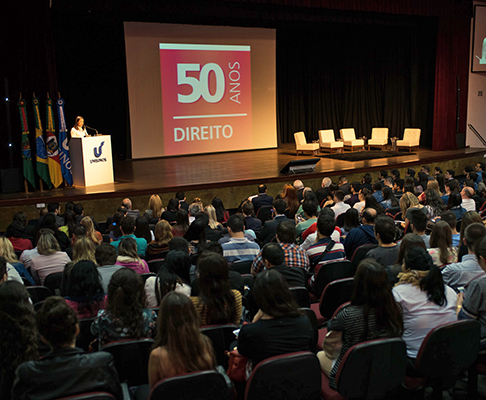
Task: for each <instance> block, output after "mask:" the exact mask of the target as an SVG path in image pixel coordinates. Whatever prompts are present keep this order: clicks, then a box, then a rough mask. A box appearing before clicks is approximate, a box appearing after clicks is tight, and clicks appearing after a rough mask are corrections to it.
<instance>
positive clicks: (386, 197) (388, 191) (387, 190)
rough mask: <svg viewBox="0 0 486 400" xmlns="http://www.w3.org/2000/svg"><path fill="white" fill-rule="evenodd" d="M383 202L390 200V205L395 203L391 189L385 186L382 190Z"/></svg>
mask: <svg viewBox="0 0 486 400" xmlns="http://www.w3.org/2000/svg"><path fill="white" fill-rule="evenodd" d="M383 200H392V205H394V204H393V203H395V204H396V203H397V199H396V198H395V195H394V194H393V189H392V188H390V187H388V186H385V187H384V188H383Z"/></svg>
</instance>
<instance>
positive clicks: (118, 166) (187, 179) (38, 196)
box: [0, 144, 486, 207]
mask: <svg viewBox="0 0 486 400" xmlns="http://www.w3.org/2000/svg"><path fill="white" fill-rule="evenodd" d="M415 153H416V154H414V155H408V154H407V152H403V154H405V155H403V156H400V157H390V158H379V159H374V160H365V161H355V162H350V161H341V160H334V159H329V158H320V161H319V163H318V164H317V165H316V168H315V171H314V172H313V173H306V174H298V175H284V174H281V173H280V170H281V169H282V168H283V167H284V166H285V165H286V164H287V163H288V162H289V161H291V160H298V159H307V158H312V155H310V154H307V155H299V156H296V154H295V146H294V144H283V145H282V146H281V147H280V148H277V149H266V150H252V151H241V152H231V153H215V154H203V155H193V156H183V157H171V158H152V159H143V160H126V161H115V162H114V171H115V182H114V184H109V185H98V186H94V187H90V188H83V187H66V188H59V189H54V190H45V191H43V192H41V191H39V190H37V191H36V192H31V193H27V194H26V193H10V194H2V195H0V207H5V206H12V205H20V204H25V205H27V204H32V203H34V202H39V201H46V202H49V201H59V202H66V201H70V200H71V201H82V200H88V199H90V200H91V199H97V198H110V197H126V196H139V195H151V194H153V193H158V194H162V193H175V192H176V191H178V190H183V191H194V190H201V189H202V190H207V189H211V188H223V187H232V186H246V185H258V184H260V183H262V182H265V183H267V184H268V183H276V182H282V183H284V182H289V181H293V180H294V179H303V180H309V179H312V178H322V177H324V176H339V175H342V174H344V175H351V174H354V173H363V172H364V171H377V170H380V169H386V170H390V169H393V168H398V169H399V168H406V167H407V168H408V167H409V166H412V167H413V166H416V165H422V164H432V166H435V165H436V164H438V165H442V164H444V163H446V162H449V161H453V160H460V159H463V158H470V157H482V156H483V155H484V154H485V153H486V149H483V148H467V149H460V150H452V151H431V150H428V149H425V148H420V149H418V151H415ZM417 171H418V170H417ZM457 173H462V170H461V171H457Z"/></svg>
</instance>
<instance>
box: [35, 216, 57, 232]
mask: <svg viewBox="0 0 486 400" xmlns="http://www.w3.org/2000/svg"><path fill="white" fill-rule="evenodd" d="M42 228H48V229H50V230H51V231H53V232H56V231H57V230H58V226H57V224H56V216H55V215H54V214H46V215H45V216H44V218H42V220H41V221H40V222H39V229H42Z"/></svg>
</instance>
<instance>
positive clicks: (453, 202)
mask: <svg viewBox="0 0 486 400" xmlns="http://www.w3.org/2000/svg"><path fill="white" fill-rule="evenodd" d="M446 210H448V211H452V212H453V213H454V214H456V219H457V220H460V219H462V218H463V217H464V214H465V213H466V211H467V210H466V209H465V208H464V207H463V206H462V196H461V193H451V194H450V195H449V199H448V200H447V207H446Z"/></svg>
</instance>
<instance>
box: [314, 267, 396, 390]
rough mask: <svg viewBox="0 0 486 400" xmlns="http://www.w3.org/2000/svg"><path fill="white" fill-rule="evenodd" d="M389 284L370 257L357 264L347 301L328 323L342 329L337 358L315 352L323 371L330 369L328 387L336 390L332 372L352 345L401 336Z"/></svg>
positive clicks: (382, 270)
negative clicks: (351, 293) (347, 303)
mask: <svg viewBox="0 0 486 400" xmlns="http://www.w3.org/2000/svg"><path fill="white" fill-rule="evenodd" d="M390 286H391V285H390V282H389V280H388V277H387V275H386V272H385V268H384V267H383V266H382V265H380V264H378V263H377V262H376V261H375V260H372V259H370V258H367V259H364V260H363V261H361V262H360V263H359V265H358V269H357V270H356V274H355V276H354V292H353V295H352V297H351V304H350V305H349V306H348V307H345V308H343V309H342V310H341V311H340V312H339V313H338V314H337V316H336V318H334V319H332V320H331V321H329V323H328V330H329V331H331V330H333V331H341V332H342V342H343V345H342V348H341V352H340V353H339V357H338V358H337V359H336V360H335V361H334V362H332V360H330V359H329V358H328V357H326V356H325V354H324V352H323V351H321V352H319V353H317V358H318V359H319V362H320V363H321V368H322V369H323V371H324V372H325V373H328V372H329V371H330V372H329V386H330V387H331V388H333V389H336V373H337V371H338V369H339V365H340V363H341V360H342V358H343V356H344V355H345V354H346V352H347V351H348V350H349V349H350V348H351V347H352V346H354V345H355V344H358V343H360V342H364V341H366V340H372V339H378V338H387V337H400V336H401V335H402V333H403V319H402V313H401V310H400V307H399V305H398V304H397V303H396V301H395V300H394V299H393V296H392V294H391V291H390ZM331 364H332V366H331Z"/></svg>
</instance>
